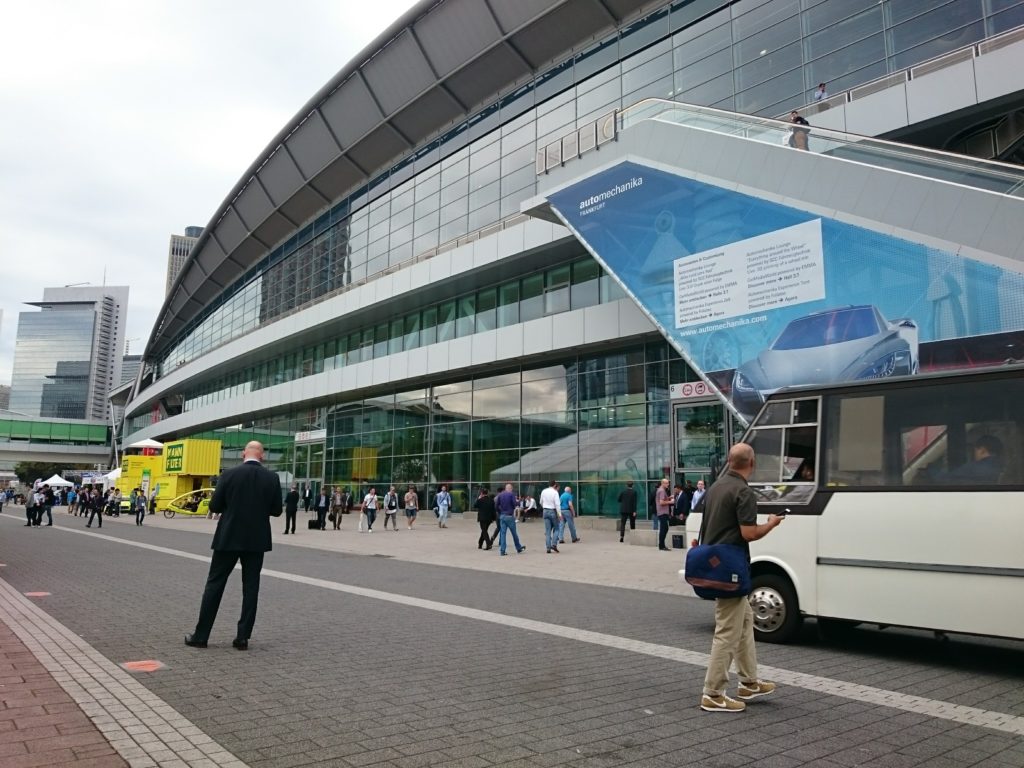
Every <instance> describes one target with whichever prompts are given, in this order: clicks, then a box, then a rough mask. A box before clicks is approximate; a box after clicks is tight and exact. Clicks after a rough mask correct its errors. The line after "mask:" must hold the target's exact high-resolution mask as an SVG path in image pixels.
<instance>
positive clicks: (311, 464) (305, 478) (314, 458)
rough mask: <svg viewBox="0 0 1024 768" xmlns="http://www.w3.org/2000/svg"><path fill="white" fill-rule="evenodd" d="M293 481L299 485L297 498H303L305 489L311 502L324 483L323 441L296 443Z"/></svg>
mask: <svg viewBox="0 0 1024 768" xmlns="http://www.w3.org/2000/svg"><path fill="white" fill-rule="evenodd" d="M292 477H293V478H294V480H293V482H295V483H297V484H298V486H299V498H300V499H304V498H305V497H306V496H305V494H306V489H307V488H308V489H309V491H310V497H311V498H313V502H311V503H315V501H316V498H315V497H316V496H317V495H318V494H319V493H320V488H321V486H323V484H324V442H316V443H296V444H295V461H294V463H293V466H292Z"/></svg>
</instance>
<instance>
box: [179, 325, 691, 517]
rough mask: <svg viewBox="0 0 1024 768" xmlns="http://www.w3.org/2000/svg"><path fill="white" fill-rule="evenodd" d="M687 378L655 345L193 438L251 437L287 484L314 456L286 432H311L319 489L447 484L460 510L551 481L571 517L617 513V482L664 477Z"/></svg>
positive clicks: (285, 414) (238, 441)
mask: <svg viewBox="0 0 1024 768" xmlns="http://www.w3.org/2000/svg"><path fill="white" fill-rule="evenodd" d="M693 378H694V376H693V374H692V373H691V372H690V371H689V369H688V368H687V366H686V364H685V363H684V362H683V361H682V360H681V359H680V358H679V357H678V356H677V355H676V354H675V352H674V351H672V350H671V348H670V347H669V346H668V344H667V343H666V342H664V341H661V340H658V341H655V342H651V343H649V344H646V345H634V346H630V347H625V348H622V349H619V350H615V351H612V352H603V353H601V354H595V355H579V356H576V355H569V356H567V357H566V358H565V359H561V360H558V361H557V362H549V363H547V364H544V365H539V366H533V367H522V368H519V367H513V368H503V369H499V370H495V371H494V372H488V373H487V374H486V375H481V376H477V377H474V378H465V379H459V380H456V381H448V382H446V383H444V384H435V385H432V386H429V387H423V388H414V389H411V390H401V389H391V390H388V391H386V392H381V393H379V394H377V395H375V396H373V397H367V398H361V399H355V400H351V399H344V397H343V396H339V398H338V402H337V403H334V404H331V405H328V406H322V407H317V408H302V409H299V408H294V409H285V410H283V411H282V413H280V414H279V415H275V416H274V417H271V418H267V419H261V420H258V421H255V422H251V423H248V424H244V425H234V426H229V427H222V428H219V429H215V430H210V431H206V432H203V433H201V434H198V435H193V437H210V438H215V439H219V440H221V441H223V443H224V449H225V451H227V452H230V453H232V454H233V453H234V452H235V449H237V448H240V447H242V446H244V445H245V443H246V442H247V441H248V440H251V439H257V440H261V441H263V442H264V444H265V445H266V447H267V449H268V455H269V459H268V466H270V467H271V469H274V470H276V471H280V472H287V473H293V474H295V476H296V477H298V476H300V475H303V473H304V472H305V471H308V470H305V469H304V468H306V467H308V466H309V464H308V456H309V454H310V452H311V451H316V450H319V449H317V448H315V446H310V445H304V444H301V443H296V441H295V438H296V433H298V432H308V431H310V430H319V429H323V430H326V438H325V440H324V442H323V456H324V461H323V468H322V469H323V474H322V477H320V476H318V477H317V480H320V479H322V481H323V482H324V483H325V484H327V485H332V486H333V485H341V486H348V487H349V488H350V489H352V490H353V492H363V491H365V489H366V488H368V487H369V486H371V485H375V486H376V487H378V488H380V487H381V486H384V487H386V486H387V485H390V484H392V483H393V484H396V485H405V484H408V483H412V484H414V485H416V487H417V489H418V490H419V491H420V504H421V506H424V507H426V506H427V505H428V504H429V503H430V501H431V500H432V498H433V492H434V491H436V489H437V486H438V485H439V484H441V483H447V484H448V485H449V486H450V487H451V488H452V489H453V497H455V498H456V500H457V506H459V507H460V511H461V510H464V509H465V508H466V507H465V504H466V500H467V499H468V498H470V495H469V494H470V490H471V489H475V488H477V487H478V486H481V485H483V486H489V487H492V488H496V487H498V486H499V485H502V484H504V483H506V482H511V483H514V484H515V485H516V487H517V488H520V489H521V491H522V492H524V493H532V494H533V495H535V496H537V495H539V493H540V490H541V489H542V488H543V487H544V486H545V485H546V484H547V482H548V481H549V480H552V479H557V480H559V481H560V482H562V483H569V484H571V485H572V486H573V487H574V488H575V491H576V498H577V500H578V501H577V503H578V505H579V507H580V509H581V510H582V513H583V514H587V515H595V514H617V509H618V507H617V502H616V498H617V496H618V493H619V491H620V490H621V489H622V487H623V484H624V483H625V482H626V481H627V480H633V481H634V482H635V483H637V488H638V490H641V491H642V492H644V496H643V498H646V491H645V490H644V489H646V488H647V487H648V485H649V486H650V488H651V489H653V487H654V484H655V483H656V482H657V481H658V480H659V479H660V478H661V477H662V476H670V474H671V471H672V466H673V456H672V446H671V438H670V423H669V422H670V402H669V399H668V398H669V382H670V381H671V382H682V381H688V380H693ZM318 445H319V444H318ZM317 455H319V454H317ZM318 466H319V463H318ZM296 470H298V471H296Z"/></svg>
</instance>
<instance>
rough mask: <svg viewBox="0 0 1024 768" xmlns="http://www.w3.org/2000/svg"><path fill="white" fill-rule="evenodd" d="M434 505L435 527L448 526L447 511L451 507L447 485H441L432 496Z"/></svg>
mask: <svg viewBox="0 0 1024 768" xmlns="http://www.w3.org/2000/svg"><path fill="white" fill-rule="evenodd" d="M434 506H435V507H437V527H438V528H447V527H448V511H449V510H450V509H451V508H452V497H451V494H450V493H448V486H447V485H442V486H441V488H440V490H438V492H437V496H435V497H434Z"/></svg>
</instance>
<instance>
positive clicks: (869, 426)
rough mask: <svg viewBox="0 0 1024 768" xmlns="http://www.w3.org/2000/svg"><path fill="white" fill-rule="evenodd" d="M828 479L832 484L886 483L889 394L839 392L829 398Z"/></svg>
mask: <svg viewBox="0 0 1024 768" xmlns="http://www.w3.org/2000/svg"><path fill="white" fill-rule="evenodd" d="M827 413H828V425H829V430H828V445H827V447H826V450H825V477H824V480H825V483H826V485H829V486H831V487H847V486H848V487H852V488H871V487H874V486H878V485H882V481H883V474H882V465H883V445H884V444H885V443H884V428H883V416H884V413H885V398H884V397H883V396H881V395H868V396H863V395H860V396H853V395H838V396H834V397H831V398H829V401H828V406H827Z"/></svg>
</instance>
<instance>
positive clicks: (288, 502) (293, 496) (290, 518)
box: [284, 483, 299, 533]
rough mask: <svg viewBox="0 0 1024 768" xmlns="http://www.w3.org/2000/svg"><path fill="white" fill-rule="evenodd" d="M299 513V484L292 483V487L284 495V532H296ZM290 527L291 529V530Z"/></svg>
mask: <svg viewBox="0 0 1024 768" xmlns="http://www.w3.org/2000/svg"><path fill="white" fill-rule="evenodd" d="M298 513H299V486H297V485H295V484H294V483H293V484H292V489H291V490H290V491H288V495H287V496H285V497H284V532H285V533H295V517H296V515H298ZM289 528H290V530H289Z"/></svg>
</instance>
